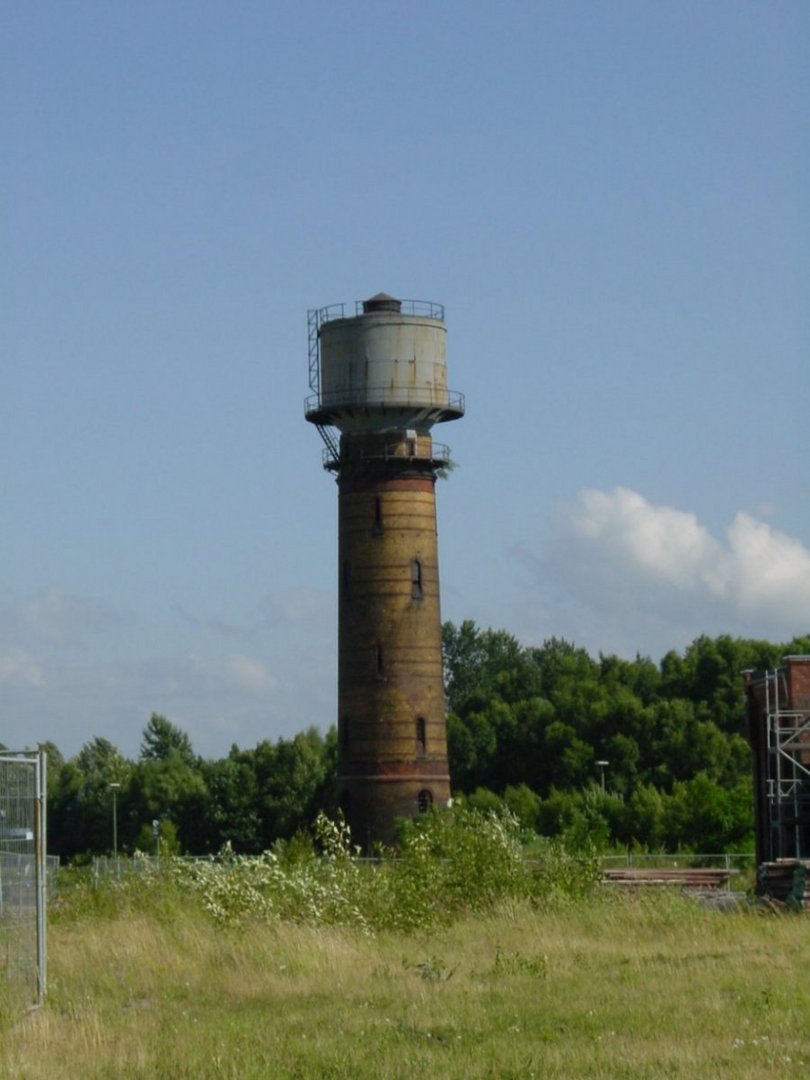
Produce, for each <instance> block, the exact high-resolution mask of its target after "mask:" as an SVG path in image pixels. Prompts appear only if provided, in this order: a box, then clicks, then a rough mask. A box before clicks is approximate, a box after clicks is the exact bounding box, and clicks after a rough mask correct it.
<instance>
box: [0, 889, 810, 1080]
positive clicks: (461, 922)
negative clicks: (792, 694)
mask: <svg viewBox="0 0 810 1080" xmlns="http://www.w3.org/2000/svg"><path fill="white" fill-rule="evenodd" d="M809 960H810V922H808V919H807V917H806V916H801V915H798V916H797V915H775V914H762V913H756V912H754V911H751V910H746V911H740V912H718V911H711V910H706V909H703V908H701V907H699V906H698V905H697V903H696V902H695V901H693V900H687V899H684V898H682V897H681V896H679V895H677V894H667V893H660V892H657V893H654V894H648V895H632V894H626V893H623V894H618V893H609V892H608V893H605V892H601V893H597V894H596V895H594V896H591V897H590V898H583V899H575V900H572V899H561V900H558V901H556V902H555V901H547V902H544V903H542V904H541V905H539V906H538V905H536V904H535V905H532V904H530V903H529V902H526V901H516V902H514V903H510V902H508V901H502V902H500V903H499V904H498V905H497V906H496V907H495V908H494V909H493V910H492V911H491V912H490V913H488V914H480V913H479V914H476V915H468V916H461V917H459V918H458V919H457V920H456V921H454V922H453V923H452V924H451V925H449V926H444V927H438V928H434V929H432V930H430V931H429V932H422V931H419V930H416V931H411V932H407V933H406V932H393V931H377V932H376V933H369V932H368V931H364V930H362V929H347V928H345V927H338V926H328V927H325V926H317V925H301V924H300V923H297V922H295V921H286V920H275V921H267V920H263V921H262V922H259V923H257V924H255V925H254V924H252V923H250V922H247V923H245V922H243V923H240V924H239V926H238V927H223V926H221V925H218V924H217V923H216V922H214V921H213V920H212V919H211V918H210V916H208V915H206V913H205V912H204V911H203V909H202V908H201V907H200V906H199V904H197V903H196V902H194V900H193V898H190V897H189V898H184V897H183V895H182V894H180V895H178V894H177V892H176V891H172V892H171V893H170V894H168V895H166V896H165V897H163V898H161V897H160V896H159V895H158V894H156V893H155V891H154V890H151V892H150V895H149V898H148V902H144V903H139V902H138V898H137V894H134V895H133V894H130V895H129V897H128V898H127V900H126V902H125V903H122V902H120V901H115V902H112V901H109V899H107V900H105V899H104V898H103V897H101V898H99V897H95V899H93V900H92V902H88V901H87V900H86V898H85V901H84V902H83V904H79V905H74V906H73V907H71V902H68V905H67V910H64V911H62V912H57V913H56V915H55V918H54V919H53V924H52V926H51V930H50V939H49V973H50V976H49V995H48V1000H47V1004H46V1005H45V1007H44V1008H42V1009H39V1010H36V1011H32V1012H29V1013H27V1014H23V1015H21V1014H20V1013H19V1012H17V1013H16V1014H14V1013H9V1011H8V1010H6V1013H5V1015H4V1017H3V1020H2V1022H0V1023H1V1024H2V1028H1V1030H0V1035H1V1036H2V1038H1V1041H0V1045H1V1046H2V1049H0V1070H2V1076H3V1077H20V1078H32V1080H33V1078H40V1077H41V1078H45V1077H47V1078H49V1080H53V1078H54V1077H59V1078H62V1077H69V1078H72V1077H77V1078H79V1077H81V1078H85V1077H86V1078H90V1077H110V1078H113V1077H115V1078H127V1077H167V1078H180V1077H189V1078H191V1077H194V1078H200V1077H233V1078H237V1077H238V1078H240V1080H243V1078H252V1077H271V1078H276V1077H278V1078H287V1077H301V1078H309V1077H313V1078H317V1077H335V1078H337V1077H341V1078H343V1077H351V1078H354V1077H358V1078H363V1077H373V1078H375V1080H384V1078H388V1077H414V1076H431V1077H437V1078H448V1080H449V1078H456V1077H458V1078H462V1077H463V1078H469V1077H493V1078H508V1077H515V1078H517V1077H520V1078H529V1077H566V1078H574V1077H634V1078H635V1077H639V1078H640V1077H650V1078H652V1077H671V1076H675V1077H696V1078H697V1077H700V1078H707V1077H741V1078H745V1077H763V1078H764V1077H768V1078H771V1080H778V1078H781V1077H798V1076H802V1075H807V1074H808V1071H810V984H809V983H808V979H807V973H808V961H809Z"/></svg>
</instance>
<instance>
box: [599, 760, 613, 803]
mask: <svg viewBox="0 0 810 1080" xmlns="http://www.w3.org/2000/svg"><path fill="white" fill-rule="evenodd" d="M596 764H597V765H598V766H599V775H600V777H601V780H602V794H603V795H604V793H605V769H606V768H607V767H608V765H609V764H610V762H609V761H597V763H596Z"/></svg>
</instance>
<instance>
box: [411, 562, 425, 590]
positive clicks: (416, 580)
mask: <svg viewBox="0 0 810 1080" xmlns="http://www.w3.org/2000/svg"><path fill="white" fill-rule="evenodd" d="M423 595H424V593H423V590H422V564H421V562H420V561H419V559H412V560H411V599H412V600H421V599H422V596H423Z"/></svg>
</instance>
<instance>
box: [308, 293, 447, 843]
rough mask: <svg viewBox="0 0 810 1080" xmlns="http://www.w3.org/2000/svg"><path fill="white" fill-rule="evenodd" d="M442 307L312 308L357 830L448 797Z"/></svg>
mask: <svg viewBox="0 0 810 1080" xmlns="http://www.w3.org/2000/svg"><path fill="white" fill-rule="evenodd" d="M445 337H446V328H445V324H444V308H443V307H442V306H441V305H439V304H433V303H427V302H423V301H415V300H396V299H394V297H392V296H388V295H387V294H385V293H378V294H377V295H376V296H373V297H372V298H371V299H370V300H364V301H361V302H357V303H356V304H355V305H354V311H353V312H352V311H351V309H348V310H347V306H346V305H343V304H339V305H334V306H332V307H327V308H318V309H315V310H312V311H310V312H309V385H310V389H311V390H312V391H313V393H312V395H311V396H310V397H309V398H307V401H306V412H305V414H306V418H307V420H309V421H310V423H313V424H315V425H316V426H317V427H318V430H319V431H320V433H321V436H322V438H323V441H324V443H325V450H324V467H325V468H326V469H328V470H330V471H331V472H333V473H334V474H335V476H336V478H337V484H338V573H339V599H338V605H339V613H338V747H339V749H338V779H337V783H338V799H339V802H340V806H341V807H342V809H343V812H344V814H345V816H346V819H347V821H348V822H349V825H350V826H351V830H352V835H353V837H354V839H355V840H356V841H357V842H358V843H360V844H362V845H363V846H364V847H365V848H368V847H370V846H371V845H372V844H373V843H374V842H375V841H383V842H385V843H387V842H390V841H391V839H392V838H393V830H394V820H395V818H397V817H413V816H415V815H416V814H418V813H420V812H424V811H426V810H428V809H430V807H431V806H437V807H438V806H445V805H447V802H448V800H449V798H450V775H449V771H448V764H447V731H446V724H445V708H444V685H443V680H442V644H441V614H440V608H439V561H438V545H437V541H436V493H435V486H436V477H437V475H438V474H440V473H441V471H442V470H443V469H444V468H446V467H447V466H448V464H449V457H448V450H447V447H445V446H442V445H440V444H437V443H434V442H433V439H432V436H431V430H432V428H433V425H434V424H437V423H441V422H443V421H446V420H456V419H458V418H459V417H460V416H462V415H463V414H464V401H463V398H462V396H461V394H457V393H453V392H451V391H449V390H448V389H447V365H446V360H445Z"/></svg>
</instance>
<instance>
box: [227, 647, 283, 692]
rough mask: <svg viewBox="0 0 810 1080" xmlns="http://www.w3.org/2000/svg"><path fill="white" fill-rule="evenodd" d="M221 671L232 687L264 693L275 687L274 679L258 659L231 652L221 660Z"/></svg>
mask: <svg viewBox="0 0 810 1080" xmlns="http://www.w3.org/2000/svg"><path fill="white" fill-rule="evenodd" d="M221 673H222V677H223V678H224V680H225V681H226V682H227V683H229V684H230V685H231V686H232V687H234V689H236V690H242V691H244V692H246V693H249V694H265V693H267V692H268V691H269V690H273V689H275V686H276V680H275V679H274V678H273V676H272V675H270V674H269V672H268V671H267V670H266V668H265V667H264V665H263V664H261V663H260V662H259V661H258V660H252V659H251V658H250V657H249V656H242V655H240V654H239V653H233V654H231V655H230V656H226V657H224V658H223V660H222V664H221Z"/></svg>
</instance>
